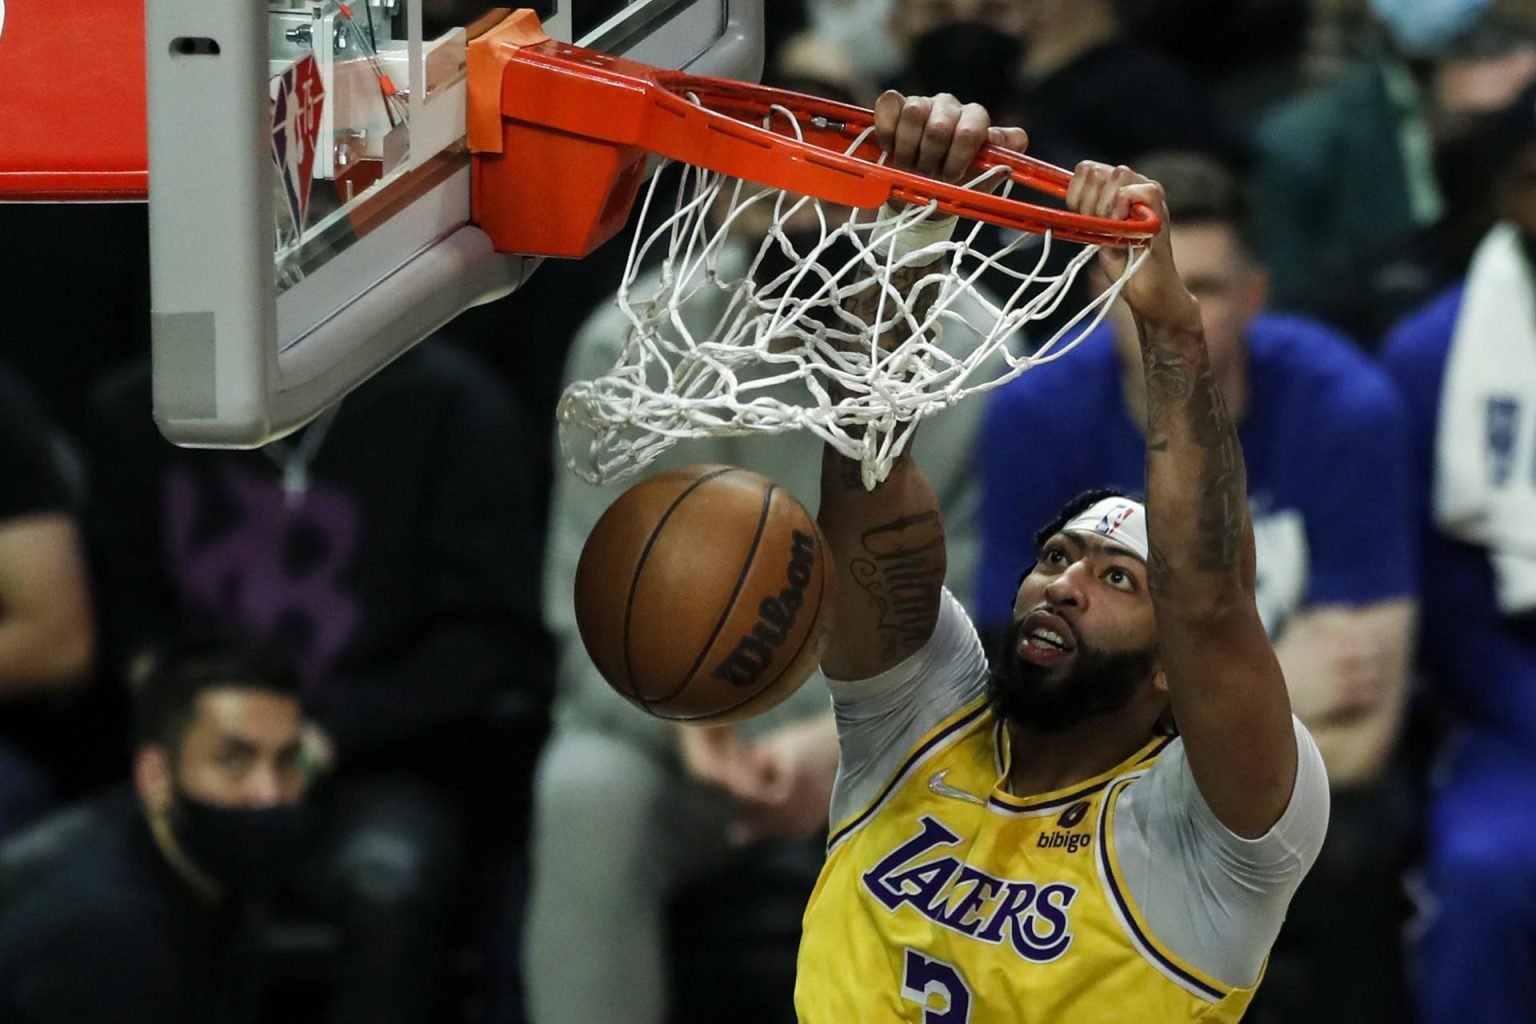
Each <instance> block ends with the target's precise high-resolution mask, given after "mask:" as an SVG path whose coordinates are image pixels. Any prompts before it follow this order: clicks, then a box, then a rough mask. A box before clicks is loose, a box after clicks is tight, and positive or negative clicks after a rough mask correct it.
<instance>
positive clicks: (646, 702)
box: [624, 466, 736, 714]
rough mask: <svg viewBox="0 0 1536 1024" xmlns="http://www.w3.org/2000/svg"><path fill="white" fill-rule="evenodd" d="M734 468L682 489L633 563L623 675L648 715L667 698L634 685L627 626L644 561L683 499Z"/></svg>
mask: <svg viewBox="0 0 1536 1024" xmlns="http://www.w3.org/2000/svg"><path fill="white" fill-rule="evenodd" d="M735 468H736V467H734V466H727V467H725V468H724V469H717V470H715V471H714V472H713V473H710V474H708V475H707V476H701V477H699V478H698V479H697V480H695V481H694V482H693V483H691V484H689V485H688V486H687V488H686V489H684V491H683V493H681V494H679V495H678V496H677V497H676V498H673V499H672V504H670V505H668V506H667V510H666V511H665V512H663V513H662V514H661V519H660V520H659V521H658V522H657V523H656V528H655V529H654V530H652V531H651V535H650V536H649V537H647V538H646V539H645V547H644V548H642V549H641V550H640V559H639V561H637V562H636V563H635V571H634V574H633V575H632V576H631V577H630V579H629V596H628V597H627V598H626V599H625V601H624V674H625V675H626V676H628V677H629V688H630V690H631V692H633V694H634V696H635V699H636V700H638V701H639V702H640V706H641V707H643V708H644V709H645V711H646V713H648V714H649V713H650V711H651V709H650V705H652V704H657V703H660V702H661V701H662V700H665V699H667V698H658V699H651V698H647V697H646V696H645V695H644V694H643V693H641V692H640V687H639V686H638V685H636V680H635V669H634V664H633V658H632V654H633V652H632V650H631V647H632V645H631V644H630V639H629V624H630V620H631V619H632V618H633V617H634V612H635V592H636V591H637V590H639V589H640V577H641V576H643V575H645V562H646V559H648V558H650V557H651V549H652V548H653V547H655V546H656V538H657V537H659V536H661V529H662V527H664V526H666V525H667V520H668V519H671V518H672V513H673V512H676V511H677V507H678V506H679V505H681V504H682V503H683V501H684V499H686V498H687V497H688V495H690V494H692V493H693V492H694V491H695V490H697V489H698V488H699V487H702V486H703V485H704V484H706V483H708V482H709V481H711V480H713V479H715V478H716V477H718V476H724V475H725V474H726V473H730V472H732V471H733V470H734V469H735Z"/></svg>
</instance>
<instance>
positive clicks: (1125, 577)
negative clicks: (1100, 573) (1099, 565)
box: [1104, 566, 1136, 590]
mask: <svg viewBox="0 0 1536 1024" xmlns="http://www.w3.org/2000/svg"><path fill="white" fill-rule="evenodd" d="M1104 581H1105V582H1106V583H1108V584H1109V585H1110V586H1112V587H1115V588H1117V589H1119V590H1135V589H1136V577H1134V576H1132V575H1131V574H1130V573H1129V572H1126V571H1125V570H1124V569H1122V568H1120V567H1119V566H1110V567H1109V568H1108V569H1107V570H1105V572H1104Z"/></svg>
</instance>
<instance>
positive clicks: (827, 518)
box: [817, 91, 1028, 679]
mask: <svg viewBox="0 0 1536 1024" xmlns="http://www.w3.org/2000/svg"><path fill="white" fill-rule="evenodd" d="M875 128H876V132H877V135H878V138H879V140H880V145H881V148H882V149H884V150H885V151H886V152H887V153H888V154H890V163H891V165H892V166H894V167H897V168H901V169H903V170H915V171H917V172H918V173H920V174H924V175H928V176H930V177H935V178H941V179H943V180H945V181H957V180H959V179H960V178H961V176H962V175H963V174H964V173H965V171H966V169H967V168H968V167H969V166H970V165H971V162H972V161H973V160H974V159H975V157H976V154H977V152H978V151H979V150H980V149H981V147H982V146H983V145H984V144H985V143H986V142H988V141H993V142H996V143H999V144H1001V145H1005V146H1008V147H1009V148H1013V149H1023V148H1024V147H1025V145H1026V144H1027V142H1028V140H1027V137H1026V136H1025V135H1024V133H1023V132H1022V131H1021V130H1019V129H1001V128H992V127H991V120H990V118H989V117H988V115H987V112H986V110H985V109H984V108H983V107H981V106H979V105H977V104H974V103H973V104H961V103H960V102H959V101H958V100H956V99H955V98H954V97H953V96H949V95H939V96H934V97H922V96H913V97H906V96H903V95H901V94H900V93H898V92H895V91H887V92H886V93H885V94H883V95H882V96H881V97H880V99H879V100H878V101H877V102H876V104H875ZM924 272H925V268H922V267H909V268H906V269H905V270H900V271H897V272H896V273H895V274H893V275H892V283H893V284H894V285H895V286H896V287H897V288H900V289H903V290H907V291H910V289H911V288H912V287H914V286H915V285H916V282H917V280H918V279H919V278H920V277H922V276H923V274H924ZM868 298H869V301H870V302H874V301H877V300H878V296H876V295H874V294H873V290H872V289H871V291H870V293H869V294H868ZM859 302H860V300H859V299H857V298H856V299H854V300H853V301H852V304H851V305H850V309H851V311H852V312H854V313H855V314H856V315H858V314H861V310H860V308H859ZM862 315H864V317H865V320H866V322H871V321H873V319H874V310H873V309H872V308H871V309H869V310H865V311H862ZM817 518H818V521H819V522H820V524H821V529H822V532H823V533H824V534H825V535H826V538H827V544H828V546H829V548H830V551H831V557H832V563H833V570H834V572H835V573H836V576H837V588H836V595H837V596H836V604H835V608H834V612H835V616H836V617H835V619H834V626H833V634H832V637H831V639H830V641H829V643H828V645H827V649H826V652H825V653H824V654H823V655H822V661H821V664H822V668H823V669H824V670H825V671H826V673H827V675H829V676H831V677H833V678H834V679H865V678H868V677H870V676H874V675H877V674H879V673H881V672H883V671H885V670H886V669H888V668H891V667H893V666H895V665H896V664H898V663H900V662H901V661H903V660H905V659H906V658H907V657H908V656H909V655H911V654H913V653H915V652H916V651H917V650H918V649H919V648H921V647H922V646H923V645H924V644H925V643H927V641H928V638H929V637H930V636H931V635H932V633H933V628H934V625H935V623H936V622H937V621H938V616H939V600H940V591H941V588H942V587H943V583H944V571H945V567H946V557H945V548H944V523H943V519H942V518H941V516H940V514H939V502H938V498H937V497H936V496H935V494H934V492H933V488H932V487H931V486H930V485H929V483H928V480H927V478H926V477H925V476H924V475H923V473H922V471H921V470H920V469H919V468H918V466H917V464H916V463H915V462H913V461H912V459H911V458H910V457H909V456H903V457H901V458H900V459H898V460H897V461H896V464H895V466H894V467H893V468H892V469H891V473H890V476H888V477H887V478H886V480H885V481H884V482H883V483H881V484H880V485H879V486H877V487H876V488H875V489H874V490H873V491H866V490H865V489H864V485H863V482H862V480H861V479H860V475H859V465H858V463H856V462H854V461H852V460H850V459H847V458H844V457H843V456H842V455H840V454H839V453H838V452H836V451H834V450H833V449H832V448H831V447H828V448H827V449H826V451H825V454H824V456H823V459H822V471H821V509H820V514H819V515H818V517H817Z"/></svg>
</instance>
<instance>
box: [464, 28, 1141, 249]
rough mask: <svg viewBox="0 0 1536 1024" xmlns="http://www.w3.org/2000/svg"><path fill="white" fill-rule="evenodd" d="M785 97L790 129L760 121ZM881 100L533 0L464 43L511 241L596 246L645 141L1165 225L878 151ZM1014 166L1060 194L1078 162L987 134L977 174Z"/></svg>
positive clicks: (792, 187) (846, 183) (487, 174)
mask: <svg viewBox="0 0 1536 1024" xmlns="http://www.w3.org/2000/svg"><path fill="white" fill-rule="evenodd" d="M775 111H783V112H784V113H785V115H786V116H785V117H784V118H783V120H784V123H785V125H786V127H788V126H789V125H790V124H796V125H798V127H797V128H795V129H794V130H795V135H794V136H791V135H786V134H782V133H780V132H777V131H773V130H770V129H769V128H767V127H764V124H765V123H769V124H772V123H775V119H774V117H773V114H774V112H775ZM873 125H874V115H873V113H872V112H871V111H869V110H866V109H864V108H861V107H854V106H849V105H847V104H842V103H834V102H831V101H829V100H823V99H818V98H816V97H813V96H806V95H802V94H800V93H795V92H790V91H788V90H784V89H773V88H769V87H766V86H757V85H749V84H745V83H741V82H734V81H729V80H726V79H719V78H704V77H699V76H695V75H688V74H684V73H682V72H676V71H666V70H663V69H660V68H655V67H651V66H649V65H646V64H641V63H638V62H636V61H631V60H625V59H623V58H618V57H611V56H608V55H606V54H603V53H599V52H597V51H595V50H588V49H584V48H582V47H579V46H573V45H571V44H569V43H563V42H560V41H559V40H555V39H551V38H550V37H549V36H548V35H546V34H545V33H544V31H543V28H542V27H541V25H540V23H539V19H538V17H537V15H535V14H534V12H532V11H530V10H520V11H517V12H515V13H513V14H512V15H510V16H509V17H508V18H507V19H506V20H505V21H503V22H502V23H501V24H500V25H498V26H497V27H496V28H494V29H492V30H491V31H490V32H488V33H486V34H485V35H482V36H480V37H479V38H478V39H476V40H474V41H473V42H472V43H471V44H470V47H469V125H468V142H469V148H470V151H471V153H472V154H473V159H474V195H473V202H474V220H475V221H476V223H478V224H479V225H480V227H481V228H482V229H484V230H485V232H486V233H487V234H488V235H489V236H490V237H491V239H492V241H493V242H494V243H495V245H496V247H497V248H498V249H500V250H502V251H505V252H520V253H530V254H540V255H548V256H568V257H580V256H585V255H587V254H588V253H590V252H591V251H592V250H593V249H595V248H596V247H597V246H598V245H600V244H602V243H603V242H604V241H606V240H607V239H608V238H610V237H612V236H613V235H614V234H615V233H616V232H617V231H618V230H619V228H620V227H622V226H623V224H624V222H625V221H626V220H627V219H628V217H629V211H630V208H631V206H632V204H633V202H634V198H635V195H636V192H637V191H638V189H639V187H640V184H641V182H642V180H643V179H644V177H645V169H646V161H647V159H648V156H649V154H652V153H657V154H660V155H662V156H666V157H671V158H673V159H676V160H681V161H684V162H687V163H690V164H694V165H697V166H700V167H704V168H706V169H708V170H711V171H716V172H718V173H722V174H726V175H729V176H731V177H736V178H742V179H745V180H748V181H752V182H756V183H758V184H762V185H767V186H770V187H773V188H778V189H783V190H785V191H788V192H794V193H798V194H802V195H812V196H816V197H817V198H819V199H823V200H826V201H829V202H833V203H839V204H842V205H845V206H853V207H858V208H860V209H873V208H875V207H877V206H879V205H881V204H882V203H884V202H886V201H887V200H897V201H903V202H907V203H913V204H927V203H930V202H935V203H937V205H938V208H939V209H940V210H942V211H944V212H945V213H954V214H959V215H960V216H962V217H967V218H970V219H973V220H982V221H987V222H990V223H993V224H998V225H1001V226H1003V227H1009V228H1015V229H1019V230H1024V231H1032V232H1036V233H1043V232H1047V231H1049V232H1051V233H1053V234H1054V235H1055V236H1056V237H1057V238H1061V239H1066V240H1070V241H1075V242H1085V243H1090V244H1098V245H1112V246H1125V245H1129V244H1134V243H1136V242H1140V241H1144V240H1146V239H1148V238H1150V237H1152V236H1153V235H1154V234H1156V233H1157V230H1158V227H1159V223H1158V219H1157V216H1156V214H1154V213H1153V212H1152V211H1151V210H1150V209H1148V208H1146V207H1144V206H1137V207H1136V208H1135V209H1133V210H1132V213H1131V217H1130V218H1129V219H1128V220H1125V221H1118V220H1110V219H1104V218H1098V217H1088V216H1083V215H1080V214H1075V213H1071V212H1067V211H1064V210H1061V209H1055V208H1051V207H1048V206H1044V205H1039V204H1036V203H1030V202H1023V201H1020V200H1017V199H1011V198H1006V197H1003V196H996V195H991V194H989V193H985V192H979V191H975V190H971V189H967V188H963V187H960V186H957V185H950V184H946V183H944V182H941V181H937V180H935V179H933V178H928V177H925V176H922V175H919V174H912V173H908V172H905V171H899V170H896V169H894V168H890V167H886V166H882V165H881V164H880V163H879V162H878V161H879V159H880V150H879V147H878V145H877V144H876V142H875V140H874V137H873V133H872V132H871V131H870V129H871V128H872V127H873ZM995 167H1004V168H1006V169H1007V170H1008V172H1009V174H1011V176H1012V178H1013V180H1014V181H1015V182H1016V183H1018V184H1020V185H1024V186H1026V187H1028V188H1031V189H1033V190H1035V191H1037V192H1040V193H1043V194H1046V195H1051V196H1055V197H1057V198H1061V197H1064V196H1065V195H1066V193H1067V186H1068V184H1069V183H1070V181H1071V177H1072V176H1071V174H1070V173H1069V172H1067V171H1065V170H1063V169H1061V168H1059V167H1055V166H1053V165H1051V164H1048V163H1045V162H1044V161H1041V160H1037V159H1034V158H1033V157H1029V156H1025V155H1023V154H1022V153H1016V152H1013V151H1011V150H1007V149H1003V148H1001V147H998V146H991V145H989V146H987V147H985V148H984V149H983V150H982V152H981V154H980V155H979V156H978V158H977V160H976V161H975V163H974V165H973V168H972V170H973V171H974V172H975V173H976V174H977V175H979V174H982V173H984V172H985V171H987V170H989V169H991V168H995Z"/></svg>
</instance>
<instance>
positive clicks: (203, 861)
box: [171, 789, 307, 893]
mask: <svg viewBox="0 0 1536 1024" xmlns="http://www.w3.org/2000/svg"><path fill="white" fill-rule="evenodd" d="M171 814H172V817H171V829H172V831H173V832H174V833H175V835H176V841H177V842H178V843H180V844H181V847H182V849H183V851H185V853H186V855H187V856H188V857H190V858H191V859H192V862H193V863H194V864H196V865H197V866H198V867H199V868H201V869H203V870H204V871H206V872H207V873H208V874H210V875H212V876H213V877H214V878H215V879H216V880H217V881H219V882H220V883H221V884H223V885H224V886H226V887H227V888H229V889H230V890H232V891H234V892H241V893H260V892H268V891H270V890H271V889H272V888H274V887H275V886H276V885H278V884H279V883H281V882H282V881H283V880H284V879H285V878H287V877H288V875H289V873H290V871H291V870H292V868H293V867H294V865H295V863H296V862H297V860H298V856H299V853H300V852H301V851H302V849H303V846H304V840H305V837H306V834H307V829H306V820H305V814H304V808H303V807H302V806H288V805H277V806H273V807H257V808H247V807H220V806H217V805H215V804H210V803H205V802H204V801H202V800H198V799H197V798H195V797H192V796H189V795H188V794H187V793H185V792H184V791H182V790H180V789H178V790H177V791H176V803H175V805H174V807H173V809H172V812H171Z"/></svg>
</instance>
